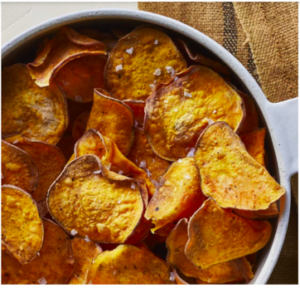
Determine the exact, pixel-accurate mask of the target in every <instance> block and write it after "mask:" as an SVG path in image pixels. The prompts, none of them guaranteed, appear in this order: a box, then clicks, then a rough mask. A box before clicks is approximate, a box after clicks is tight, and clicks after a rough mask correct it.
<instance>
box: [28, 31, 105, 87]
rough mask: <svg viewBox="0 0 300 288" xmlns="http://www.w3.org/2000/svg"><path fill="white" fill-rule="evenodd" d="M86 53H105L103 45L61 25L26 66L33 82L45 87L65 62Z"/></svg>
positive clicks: (86, 54)
mask: <svg viewBox="0 0 300 288" xmlns="http://www.w3.org/2000/svg"><path fill="white" fill-rule="evenodd" d="M88 55H106V48H105V45H104V44H103V43H102V42H99V41H96V40H93V39H91V38H89V37H87V36H84V35H81V34H79V33H78V32H76V31H74V30H73V29H70V28H68V27H63V28H62V29H60V30H59V31H58V33H57V34H56V35H55V36H54V37H53V38H52V39H51V41H49V43H47V44H46V46H45V47H44V49H43V50H42V51H41V52H40V54H39V55H38V56H37V57H36V59H35V60H34V61H33V62H32V63H29V64H27V67H28V69H29V70H30V75H31V77H32V79H35V80H36V81H35V83H36V84H37V85H38V86H39V87H45V86H48V85H49V84H50V82H51V80H52V79H53V77H54V75H55V74H56V73H57V72H58V71H59V70H60V69H61V68H62V67H63V66H64V65H65V64H67V63H68V62H70V61H71V60H73V59H76V58H79V57H83V56H88Z"/></svg>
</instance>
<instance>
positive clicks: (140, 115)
mask: <svg viewBox="0 0 300 288" xmlns="http://www.w3.org/2000/svg"><path fill="white" fill-rule="evenodd" d="M123 102H124V103H125V104H127V105H128V106H129V107H130V108H131V110H132V111H133V115H134V119H135V127H139V128H143V126H144V118H145V111H144V109H145V105H146V103H145V101H142V100H124V101H123Z"/></svg>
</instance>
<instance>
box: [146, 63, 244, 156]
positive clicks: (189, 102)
mask: <svg viewBox="0 0 300 288" xmlns="http://www.w3.org/2000/svg"><path fill="white" fill-rule="evenodd" d="M177 77H178V79H177V80H174V81H172V82H170V83H169V84H161V85H158V86H157V88H156V89H155V90H154V91H153V93H152V94H151V96H150V97H149V98H148V99H147V101H146V107H145V113H146V116H145V127H144V129H145V134H146V136H147V138H148V141H149V143H150V145H151V146H152V149H153V151H154V152H155V153H156V154H157V155H158V156H160V157H161V158H163V159H165V160H169V161H176V160H177V159H178V158H184V157H186V156H190V153H191V152H192V151H194V149H195V148H194V147H195V145H196V142H197V140H198V138H199V135H200V134H201V132H202V131H203V130H204V129H205V128H206V127H207V126H208V125H209V124H210V123H211V122H213V121H225V122H227V123H228V124H229V126H230V127H232V129H233V130H234V131H237V130H238V129H239V126H240V124H241V122H242V120H243V118H244V109H243V101H242V99H241V98H240V96H239V95H238V93H237V92H236V91H235V90H234V89H232V88H231V87H230V86H229V85H228V84H227V83H226V82H225V81H224V80H223V78H222V77H221V76H219V74H217V73H216V72H214V71H213V70H211V69H209V68H207V67H204V66H191V67H190V68H188V69H187V70H186V71H184V72H182V73H181V74H178V75H177Z"/></svg>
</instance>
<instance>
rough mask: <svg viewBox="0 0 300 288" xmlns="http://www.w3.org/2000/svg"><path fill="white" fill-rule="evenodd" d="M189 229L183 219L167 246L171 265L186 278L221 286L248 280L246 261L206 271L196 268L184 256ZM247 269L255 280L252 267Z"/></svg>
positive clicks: (168, 240) (234, 262) (230, 263)
mask: <svg viewBox="0 0 300 288" xmlns="http://www.w3.org/2000/svg"><path fill="white" fill-rule="evenodd" d="M187 228H188V221H187V219H181V220H180V221H179V222H178V224H177V225H176V227H175V228H174V229H173V231H172V232H171V233H170V235H169V236H168V238H167V241H166V245H167V248H168V256H167V262H168V263H169V264H171V265H173V266H174V267H175V268H177V269H178V270H180V271H181V272H182V273H183V274H184V275H185V276H187V277H193V278H199V279H201V280H202V281H204V282H207V283H215V284H221V283H228V282H233V281H241V280H243V279H245V278H248V277H247V275H244V269H243V266H244V262H243V261H244V260H246V259H244V260H243V259H234V260H230V261H228V262H224V263H220V264H216V265H214V266H212V267H209V268H206V269H199V268H198V267H197V266H194V265H193V264H192V262H191V261H190V260H189V259H188V258H187V257H186V256H185V254H184V248H185V245H186V243H187V241H188V234H187ZM244 258H245V257H244ZM246 261H247V260H246ZM246 268H247V269H248V270H249V273H248V274H250V275H252V276H251V278H253V274H252V271H251V267H250V265H247V264H246Z"/></svg>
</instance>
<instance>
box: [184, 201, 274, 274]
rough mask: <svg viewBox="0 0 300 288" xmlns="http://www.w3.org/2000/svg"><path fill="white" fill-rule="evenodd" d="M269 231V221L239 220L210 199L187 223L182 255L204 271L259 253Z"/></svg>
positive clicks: (270, 228) (266, 240) (269, 234)
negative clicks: (186, 239)
mask: <svg viewBox="0 0 300 288" xmlns="http://www.w3.org/2000/svg"><path fill="white" fill-rule="evenodd" d="M271 230H272V226H271V224H270V223H269V222H267V221H252V220H247V219H244V218H241V217H239V216H237V215H235V214H233V213H232V212H230V211H229V210H223V209H222V208H220V207H219V206H218V205H217V204H216V203H215V201H214V200H213V199H211V198H210V199H208V200H206V201H205V202H204V203H203V205H202V207H201V208H200V209H199V210H198V211H197V212H195V214H194V215H193V216H192V218H191V219H190V221H189V225H188V236H189V240H188V242H187V244H186V247H185V254H186V256H187V257H188V259H189V260H190V261H191V262H192V263H193V264H194V265H196V266H197V267H199V268H200V269H206V268H209V267H211V266H212V265H215V264H218V263H223V262H226V261H229V260H232V259H237V258H240V257H243V256H246V255H249V254H252V253H254V252H256V251H258V250H260V249H261V248H263V247H264V246H265V245H266V244H267V242H268V241H269V239H270V236H271Z"/></svg>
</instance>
